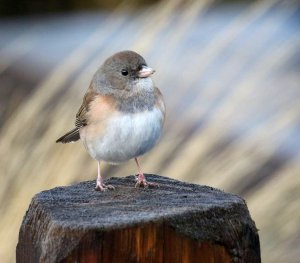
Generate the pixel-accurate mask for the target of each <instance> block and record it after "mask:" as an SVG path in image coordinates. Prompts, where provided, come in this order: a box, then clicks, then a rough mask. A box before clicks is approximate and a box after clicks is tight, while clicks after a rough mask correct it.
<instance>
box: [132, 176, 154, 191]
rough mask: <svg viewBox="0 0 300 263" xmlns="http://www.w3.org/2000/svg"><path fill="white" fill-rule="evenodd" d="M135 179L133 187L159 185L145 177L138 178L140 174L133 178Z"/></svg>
mask: <svg viewBox="0 0 300 263" xmlns="http://www.w3.org/2000/svg"><path fill="white" fill-rule="evenodd" d="M135 180H136V184H135V188H137V187H145V188H146V187H159V184H157V183H151V182H148V181H147V180H146V178H145V177H142V178H140V176H137V177H136V178H135Z"/></svg>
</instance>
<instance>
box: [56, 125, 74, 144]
mask: <svg viewBox="0 0 300 263" xmlns="http://www.w3.org/2000/svg"><path fill="white" fill-rule="evenodd" d="M79 139H80V135H79V128H74V129H73V130H72V131H69V132H68V133H66V134H65V135H63V136H61V137H60V138H58V139H57V140H56V142H61V143H69V142H76V141H78V140H79Z"/></svg>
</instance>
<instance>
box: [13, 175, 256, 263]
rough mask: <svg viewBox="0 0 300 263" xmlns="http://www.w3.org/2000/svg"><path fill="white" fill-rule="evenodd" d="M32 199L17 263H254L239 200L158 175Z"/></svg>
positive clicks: (252, 237) (252, 238)
mask: <svg viewBox="0 0 300 263" xmlns="http://www.w3.org/2000/svg"><path fill="white" fill-rule="evenodd" d="M146 177H147V179H148V180H149V181H151V182H155V183H158V184H159V187H154V188H135V187H134V185H135V180H134V176H128V177H125V178H111V179H109V180H108V181H107V183H109V184H112V185H114V186H115V187H116V189H115V190H114V191H107V192H97V191H95V190H94V186H95V185H94V184H95V182H94V181H87V182H82V183H79V184H76V185H72V186H68V187H57V188H54V189H51V190H48V191H44V192H41V193H39V194H37V195H36V196H35V197H34V198H33V199H32V202H31V204H30V206H29V209H28V211H27V213H26V215H25V217H24V219H23V223H22V225H21V228H20V234H19V242H18V245H17V262H46V263H52V262H91V263H93V262H260V246H259V237H258V234H257V230H256V227H255V224H254V222H253V221H252V219H251V217H250V215H249V212H248V209H247V206H246V204H245V202H244V200H243V199H242V198H241V197H239V196H237V195H233V194H228V193H225V192H223V191H220V190H217V189H214V188H211V187H207V186H200V185H195V184H188V183H183V182H180V181H176V180H172V179H169V178H166V177H161V176H157V175H146Z"/></svg>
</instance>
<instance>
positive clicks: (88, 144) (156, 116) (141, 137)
mask: <svg viewBox="0 0 300 263" xmlns="http://www.w3.org/2000/svg"><path fill="white" fill-rule="evenodd" d="M154 72H155V70H154V69H152V68H151V67H149V66H148V65H147V63H146V61H145V59H144V58H143V57H142V56H141V55H139V54H138V53H136V52H134V51H130V50H125V51H120V52H118V53H115V54H114V55H112V56H110V57H108V58H107V59H106V60H105V61H104V62H103V64H102V65H101V66H100V67H99V69H98V70H97V71H96V73H95V74H94V76H93V78H92V80H91V83H90V85H89V87H88V89H87V91H86V93H85V95H84V97H83V101H82V104H81V106H80V108H79V110H78V112H77V114H76V119H75V128H74V129H72V130H71V131H69V132H67V133H66V134H65V135H63V136H61V137H60V138H59V139H57V140H56V143H70V142H75V141H78V140H79V139H80V140H81V141H82V143H83V145H84V147H85V149H86V150H87V152H88V153H89V155H90V156H91V157H92V158H93V159H95V160H96V161H97V162H98V175H97V179H96V187H95V189H96V190H97V191H106V190H113V189H115V187H114V186H112V185H109V184H105V183H104V179H103V177H102V175H101V170H100V163H101V162H103V161H104V162H107V163H109V164H113V165H116V164H121V163H124V162H126V161H129V160H131V159H134V160H135V163H136V165H137V168H138V174H137V176H136V179H135V180H136V184H135V187H148V186H156V185H157V184H155V183H151V182H148V181H147V180H146V178H145V175H144V173H143V171H142V169H141V166H140V164H139V161H138V158H139V157H140V156H142V155H144V154H145V153H146V152H148V151H150V150H151V149H152V148H153V147H154V146H155V145H156V144H157V142H158V141H159V138H160V137H161V134H162V131H163V125H164V120H165V115H166V106H165V102H164V98H163V95H162V93H161V91H160V90H159V89H158V88H157V87H156V85H155V84H154V81H153V79H152V78H151V76H152V74H153V73H154Z"/></svg>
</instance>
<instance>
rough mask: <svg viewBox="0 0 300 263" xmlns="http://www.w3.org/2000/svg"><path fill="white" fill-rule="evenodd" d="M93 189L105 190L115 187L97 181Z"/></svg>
mask: <svg viewBox="0 0 300 263" xmlns="http://www.w3.org/2000/svg"><path fill="white" fill-rule="evenodd" d="M95 190H96V191H100V192H106V191H107V190H115V187H114V186H113V185H111V184H108V185H106V184H103V183H102V184H100V183H98V182H97V185H96V187H95Z"/></svg>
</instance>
